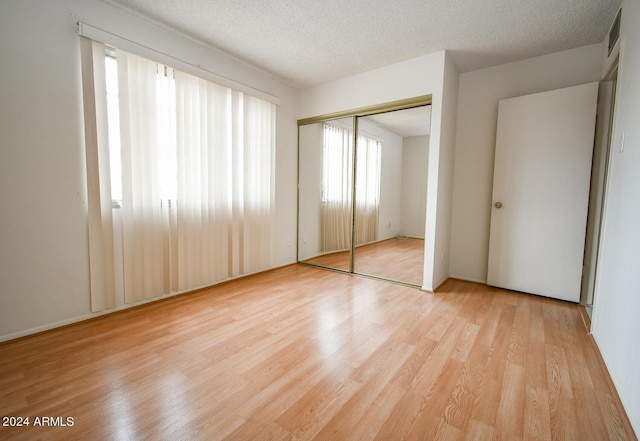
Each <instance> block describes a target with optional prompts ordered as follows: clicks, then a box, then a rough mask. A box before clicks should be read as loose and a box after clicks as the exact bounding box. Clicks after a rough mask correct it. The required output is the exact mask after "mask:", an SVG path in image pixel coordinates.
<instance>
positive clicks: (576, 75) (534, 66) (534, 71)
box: [450, 44, 602, 282]
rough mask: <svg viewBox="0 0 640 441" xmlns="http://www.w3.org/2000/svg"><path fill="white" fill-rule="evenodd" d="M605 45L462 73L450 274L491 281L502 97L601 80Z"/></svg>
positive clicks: (468, 278)
mask: <svg viewBox="0 0 640 441" xmlns="http://www.w3.org/2000/svg"><path fill="white" fill-rule="evenodd" d="M601 56H602V52H601V45H599V44H596V45H591V46H586V47H582V48H578V49H572V50H568V51H563V52H558V53H555V54H551V55H545V56H542V57H536V58H530V59H527V60H524V61H519V62H515V63H508V64H504V65H501V66H496V67H491V68H488V69H482V70H478V71H473V72H467V73H463V74H461V75H460V88H459V96H458V122H457V131H456V134H457V136H456V149H455V177H454V185H453V214H452V225H451V228H452V232H451V260H450V276H451V277H457V278H460V279H467V280H474V281H479V282H485V281H486V277H487V255H488V250H489V223H490V216H491V191H492V187H493V157H494V151H495V141H496V123H497V117H498V101H499V100H501V99H503V98H511V97H516V96H521V95H527V94H531V93H536V92H543V91H547V90H553V89H559V88H562V87H568V86H575V85H578V84H583V83H588V82H592V81H598V80H599V79H600V66H601V61H602V57H601Z"/></svg>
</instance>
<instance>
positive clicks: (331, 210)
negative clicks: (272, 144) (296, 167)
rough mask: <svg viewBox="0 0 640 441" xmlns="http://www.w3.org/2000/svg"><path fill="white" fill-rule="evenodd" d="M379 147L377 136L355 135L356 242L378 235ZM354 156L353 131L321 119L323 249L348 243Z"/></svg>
mask: <svg viewBox="0 0 640 441" xmlns="http://www.w3.org/2000/svg"><path fill="white" fill-rule="evenodd" d="M381 148H382V143H381V142H380V141H379V140H376V139H372V138H369V137H367V136H364V135H359V136H358V161H357V167H356V187H357V188H358V192H357V196H356V245H362V244H365V243H369V242H373V241H375V240H376V237H377V229H378V228H377V227H378V209H379V204H380V152H381ZM353 158H354V152H353V132H352V131H351V130H350V129H348V128H344V127H340V126H338V125H336V124H335V123H324V124H323V157H322V164H323V170H322V211H321V213H322V245H323V246H322V251H323V252H330V251H339V250H344V249H347V248H348V247H349V242H350V236H351V206H352V201H351V197H352V196H351V195H352V183H353V176H352V173H351V170H352V169H353Z"/></svg>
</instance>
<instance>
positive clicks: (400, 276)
mask: <svg viewBox="0 0 640 441" xmlns="http://www.w3.org/2000/svg"><path fill="white" fill-rule="evenodd" d="M305 262H306V263H312V264H314V265H321V266H327V267H330V268H349V252H348V251H341V252H339V253H331V254H325V255H323V256H319V257H314V258H313V259H309V260H306V261H305ZM423 268H424V239H416V238H406V237H393V238H391V239H387V240H383V241H380V242H376V243H372V244H368V245H362V246H359V247H358V248H356V257H355V272H356V273H360V274H367V275H371V276H376V277H382V278H385V279H391V280H398V281H400V282H405V283H411V284H414V285H419V286H421V285H422V271H423Z"/></svg>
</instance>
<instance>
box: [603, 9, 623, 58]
mask: <svg viewBox="0 0 640 441" xmlns="http://www.w3.org/2000/svg"><path fill="white" fill-rule="evenodd" d="M621 12H622V9H618V13H617V14H616V19H615V20H613V24H612V25H611V29H609V37H608V46H607V58H610V57H611V54H612V53H613V52H614V49H615V48H616V43H618V40H619V39H620V14H621Z"/></svg>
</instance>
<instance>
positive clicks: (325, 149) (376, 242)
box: [298, 95, 431, 287]
mask: <svg viewBox="0 0 640 441" xmlns="http://www.w3.org/2000/svg"><path fill="white" fill-rule="evenodd" d="M430 103H431V96H429V95H425V96H423V97H416V98H412V99H408V100H401V101H397V102H392V103H387V104H384V105H379V106H372V107H368V108H363V109H358V110H353V111H345V112H341V113H340V114H331V115H325V116H320V117H313V118H307V119H304V120H299V121H298V136H299V145H298V148H299V154H298V160H299V168H298V262H302V263H307V264H312V265H316V266H320V267H326V268H330V269H334V270H339V271H344V272H352V273H358V274H363V275H368V276H372V277H376V278H382V279H386V280H391V281H396V282H401V283H404V284H408V285H413V286H417V287H420V286H422V283H423V267H424V263H423V262H424V234H425V219H426V198H427V171H428V152H429V132H430V120H431V106H430ZM352 242H353V243H354V244H355V246H353V244H352Z"/></svg>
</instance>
